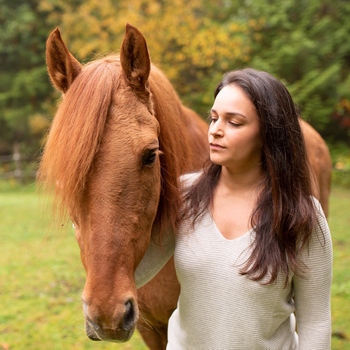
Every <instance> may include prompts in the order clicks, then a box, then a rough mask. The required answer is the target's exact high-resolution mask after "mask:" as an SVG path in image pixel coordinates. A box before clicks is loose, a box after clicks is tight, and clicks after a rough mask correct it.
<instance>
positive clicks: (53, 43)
mask: <svg viewBox="0 0 350 350" xmlns="http://www.w3.org/2000/svg"><path fill="white" fill-rule="evenodd" d="M46 65H47V70H48V72H49V75H50V78H51V81H52V83H53V84H54V86H55V87H56V88H57V89H58V90H60V91H62V92H63V93H65V92H66V91H67V90H68V89H69V87H70V86H71V84H72V83H73V81H74V79H75V78H76V76H77V75H78V74H79V73H80V71H81V69H82V66H81V64H80V63H79V62H78V61H77V60H76V59H75V58H74V56H73V55H72V54H71V53H70V52H69V50H68V48H67V46H66V44H65V43H64V41H63V40H62V38H61V34H60V31H59V29H58V28H56V29H55V30H54V31H53V32H52V33H51V34H50V36H49V38H48V39H47V41H46Z"/></svg>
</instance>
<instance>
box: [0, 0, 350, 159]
mask: <svg viewBox="0 0 350 350" xmlns="http://www.w3.org/2000/svg"><path fill="white" fill-rule="evenodd" d="M0 6H1V11H0V23H1V31H0V60H1V67H0V154H1V153H3V154H5V153H10V151H11V149H12V145H13V143H15V142H17V143H18V142H21V143H22V144H23V149H24V152H27V153H28V154H29V153H30V154H34V153H35V152H37V150H38V149H39V147H40V145H41V142H42V140H43V135H44V132H45V130H46V129H47V126H48V121H49V120H50V118H52V117H53V115H54V110H55V107H56V105H55V103H54V102H53V101H54V98H57V97H58V94H54V91H53V88H52V87H51V86H50V83H49V80H48V77H47V73H46V66H45V41H46V39H47V37H48V35H49V33H50V32H51V31H52V30H53V29H54V28H55V27H57V26H59V27H60V29H61V31H62V35H63V38H64V40H65V41H66V42H67V44H68V46H69V48H70V50H71V52H72V53H73V54H74V55H75V56H76V57H77V58H78V59H79V60H80V61H82V62H87V61H89V60H91V59H93V58H94V56H95V55H104V54H108V53H110V52H116V51H118V50H119V48H120V45H121V42H122V39H123V36H124V31H125V24H126V23H127V22H129V23H131V24H133V25H135V26H136V27H138V28H139V29H140V30H141V31H142V33H143V34H144V35H145V37H146V40H147V42H148V46H149V51H150V54H151V58H152V61H153V62H155V63H156V64H157V65H158V66H160V68H161V69H162V70H163V71H164V72H165V73H166V75H167V76H168V77H169V79H170V80H171V82H172V83H173V85H174V87H175V89H176V90H177V91H178V93H179V95H180V97H181V98H182V100H183V101H184V103H185V104H187V105H188V106H189V107H192V108H193V109H195V110H196V111H197V112H199V114H200V115H201V116H202V117H203V118H205V117H206V114H207V111H208V110H209V108H210V106H211V104H212V102H213V91H214V89H215V87H216V85H217V83H218V82H219V81H220V80H221V77H222V75H223V74H224V73H225V72H226V71H228V70H232V69H236V68H242V67H246V66H251V67H254V68H257V69H262V70H266V71H268V72H270V73H272V74H273V75H275V76H276V77H278V78H280V79H281V80H282V81H283V82H284V83H285V84H286V85H287V87H288V88H289V90H290V91H291V93H292V95H293V97H294V99H295V101H296V102H297V103H298V105H299V106H300V107H301V110H302V115H303V117H304V118H305V119H306V120H308V121H309V122H310V123H311V124H312V125H313V126H314V127H315V128H316V129H317V130H318V131H320V132H321V134H322V136H323V137H325V138H326V140H327V141H328V143H331V144H335V143H338V142H339V141H343V142H345V143H346V144H347V146H350V74H349V73H350V35H349V33H350V21H349V20H348V18H349V16H350V3H349V2H348V1H343V0H309V1H305V0H285V1H280V0H256V1H251V0H246V1H243V2H233V1H232V2H230V1H225V0H220V1H215V2H213V1H210V0H193V1H186V0H172V1H170V0H162V1H158V0H148V1H145V0H134V1H132V2H130V1H129V0H119V1H112V0H105V1H99V0H84V1H83V0H28V1H22V0H13V1H6V0H0ZM45 119H46V123H45V122H43V120H45Z"/></svg>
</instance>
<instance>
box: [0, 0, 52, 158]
mask: <svg viewBox="0 0 350 350" xmlns="http://www.w3.org/2000/svg"><path fill="white" fill-rule="evenodd" d="M0 6H1V11H0V23H1V28H2V30H1V31H0V61H1V71H0V77H1V78H0V125H1V129H0V139H1V145H0V153H9V152H12V148H13V145H14V144H20V145H22V152H27V153H28V154H33V153H34V152H35V151H37V150H38V147H39V142H40V140H41V137H42V129H43V128H46V127H47V125H48V121H47V118H46V114H45V112H46V111H47V110H48V109H49V108H50V107H49V106H50V105H51V102H52V101H51V100H50V93H48V91H51V88H50V85H49V81H48V79H47V73H46V67H45V55H44V52H45V40H46V35H47V27H45V23H46V22H45V18H46V15H47V13H45V12H40V11H39V10H38V1H37V0H28V1H25V2H24V1H19V0H12V1H6V0H0ZM39 127H40V130H38V128H39Z"/></svg>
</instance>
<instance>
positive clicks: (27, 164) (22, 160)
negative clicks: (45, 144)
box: [0, 145, 37, 182]
mask: <svg viewBox="0 0 350 350" xmlns="http://www.w3.org/2000/svg"><path fill="white" fill-rule="evenodd" d="M36 172H37V162H36V161H35V159H33V158H30V157H26V156H23V155H22V154H21V153H20V150H19V146H18V145H14V147H13V153H12V154H8V155H1V156H0V179H3V180H8V179H15V180H17V181H18V182H25V181H27V180H32V179H35V177H36Z"/></svg>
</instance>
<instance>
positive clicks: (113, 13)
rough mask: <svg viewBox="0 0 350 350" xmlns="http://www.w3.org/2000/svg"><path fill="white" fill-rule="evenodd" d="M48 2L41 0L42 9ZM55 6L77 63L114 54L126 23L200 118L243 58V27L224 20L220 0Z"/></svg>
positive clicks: (225, 5)
mask: <svg viewBox="0 0 350 350" xmlns="http://www.w3.org/2000/svg"><path fill="white" fill-rule="evenodd" d="M57 3H60V1H59V0H56V5H57ZM50 4H51V6H52V1H46V6H50ZM61 4H62V5H61V7H60V8H61V9H64V8H65V9H66V10H65V11H64V14H63V16H61V17H60V18H58V17H56V20H59V21H60V28H61V29H62V35H63V36H64V38H65V40H66V41H67V42H68V45H69V47H70V49H71V51H72V52H73V53H74V54H75V55H76V56H77V57H78V58H79V59H80V60H86V59H87V58H88V59H91V58H92V57H93V56H94V54H96V53H99V54H101V53H102V54H106V53H108V52H111V51H114V52H115V51H118V50H119V47H120V45H121V42H122V39H123V36H124V31H125V25H126V23H127V22H129V23H130V24H132V25H134V26H136V27H137V28H138V29H140V30H141V32H142V33H143V34H144V36H145V37H146V40H147V43H148V47H149V51H150V55H151V58H152V61H153V62H155V63H156V64H157V65H158V66H160V68H161V69H162V70H163V71H164V72H165V73H166V75H167V76H168V78H169V79H170V80H171V81H172V83H173V84H174V86H175V89H176V91H177V92H178V93H179V95H180V96H181V97H182V100H183V101H184V102H185V103H186V104H187V105H189V106H190V107H192V108H194V109H195V110H197V111H198V112H200V113H201V115H202V116H203V117H204V116H205V115H206V114H207V111H208V108H209V106H210V105H211V103H212V100H213V97H212V94H213V90H214V87H215V84H217V82H218V81H219V80H220V79H221V76H222V74H223V73H224V72H225V71H227V70H229V69H233V68H234V67H236V66H237V65H239V64H242V62H245V61H247V59H248V52H249V50H248V48H247V46H246V45H245V44H244V43H245V41H246V40H245V39H244V37H245V29H246V26H245V24H244V23H242V22H232V21H230V20H229V19H230V13H231V12H232V11H233V7H232V5H231V4H230V2H227V1H224V0H221V1H217V2H212V1H209V0H193V1H185V0H172V1H170V0H153V1H145V0H135V1H132V2H130V1H128V0H121V1H118V2H117V4H115V2H113V1H111V0H106V1H103V2H101V1H98V0H88V1H84V2H81V3H80V4H77V3H74V4H73V5H68V7H67V3H66V2H64V6H63V0H61ZM53 18H54V16H53Z"/></svg>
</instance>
